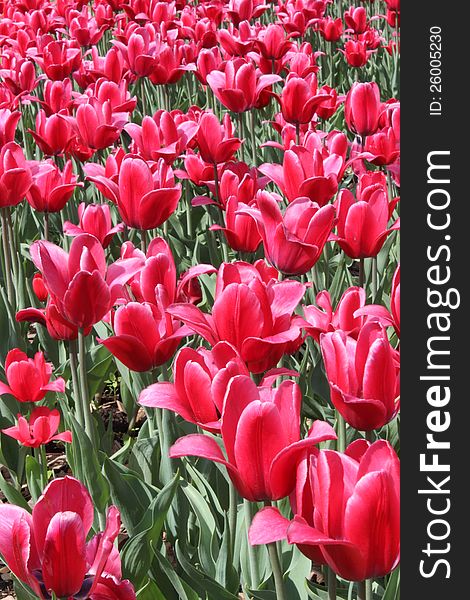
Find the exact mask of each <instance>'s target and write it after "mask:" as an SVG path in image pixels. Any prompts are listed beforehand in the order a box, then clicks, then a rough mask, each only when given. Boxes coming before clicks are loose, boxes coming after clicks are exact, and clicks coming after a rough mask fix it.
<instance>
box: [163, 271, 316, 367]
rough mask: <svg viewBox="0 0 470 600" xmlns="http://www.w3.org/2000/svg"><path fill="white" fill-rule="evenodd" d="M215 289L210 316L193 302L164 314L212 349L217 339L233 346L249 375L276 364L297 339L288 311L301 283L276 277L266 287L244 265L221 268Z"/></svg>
mask: <svg viewBox="0 0 470 600" xmlns="http://www.w3.org/2000/svg"><path fill="white" fill-rule="evenodd" d="M271 277H272V276H271ZM216 285H217V287H216V299H215V302H214V306H213V308H212V315H206V314H204V313H203V312H202V311H201V310H199V309H198V308H197V307H195V306H193V305H191V304H173V305H172V306H171V307H169V308H168V312H169V313H170V314H171V315H173V316H175V317H176V318H177V319H180V320H181V321H183V322H184V323H185V324H186V325H187V326H188V327H190V328H191V329H192V330H193V331H194V332H196V333H198V334H199V335H201V336H202V337H203V338H204V339H206V340H207V341H208V342H209V343H210V344H211V345H215V344H216V343H217V342H219V341H227V342H229V343H230V344H232V345H233V346H234V347H235V348H236V349H237V350H238V352H239V354H240V356H241V358H242V360H243V361H245V363H246V364H247V366H248V369H249V370H250V371H251V372H252V373H261V372H263V371H266V370H267V369H270V368H271V367H273V366H274V365H276V364H277V363H278V361H279V359H280V358H281V356H283V354H284V353H285V352H289V346H288V345H289V344H290V343H292V342H295V341H296V340H298V338H299V336H300V329H299V327H298V325H297V323H296V320H295V318H293V317H292V313H293V311H294V309H295V308H296V306H297V305H298V303H299V301H300V300H301V298H302V296H303V294H304V291H305V287H304V285H303V284H301V283H299V282H297V281H283V282H277V281H275V280H274V279H270V280H269V281H268V283H265V282H264V281H263V280H262V277H261V274H260V272H259V271H258V270H257V269H256V268H255V267H254V266H252V265H248V264H246V263H238V264H236V265H225V266H224V265H223V266H222V267H221V268H220V269H219V274H218V277H217V284H216ZM234 306H236V307H237V310H236V311H234V310H233V307H234Z"/></svg>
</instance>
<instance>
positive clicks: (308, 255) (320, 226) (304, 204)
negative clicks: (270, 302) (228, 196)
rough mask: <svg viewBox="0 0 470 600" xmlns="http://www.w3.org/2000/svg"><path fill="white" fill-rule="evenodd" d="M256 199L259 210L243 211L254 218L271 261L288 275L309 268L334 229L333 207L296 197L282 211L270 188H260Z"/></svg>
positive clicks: (299, 273) (300, 272) (305, 270)
mask: <svg viewBox="0 0 470 600" xmlns="http://www.w3.org/2000/svg"><path fill="white" fill-rule="evenodd" d="M256 203H257V205H258V210H256V209H244V210H243V212H245V213H246V214H249V215H251V216H252V217H253V218H254V219H255V221H256V223H257V225H258V230H259V233H260V235H261V237H262V238H263V244H264V250H265V253H266V257H267V259H268V261H269V262H270V263H271V264H272V265H273V266H275V267H276V268H277V269H278V270H279V271H281V273H285V274H288V275H303V274H305V273H307V272H308V271H310V269H311V268H312V267H313V265H314V264H315V263H316V262H317V260H318V259H319V257H320V255H321V253H322V250H323V246H324V245H325V243H326V241H327V240H328V237H329V235H330V233H331V229H332V227H333V224H334V220H335V209H334V207H333V206H332V205H331V204H329V205H327V206H323V207H322V208H320V207H319V206H318V204H316V203H315V202H312V201H311V200H309V199H308V198H297V200H294V202H291V203H290V204H289V205H288V207H287V209H286V211H285V214H284V215H282V213H281V209H280V208H279V204H278V202H277V200H276V198H275V197H274V196H273V194H269V193H268V192H259V193H258V194H257V197H256Z"/></svg>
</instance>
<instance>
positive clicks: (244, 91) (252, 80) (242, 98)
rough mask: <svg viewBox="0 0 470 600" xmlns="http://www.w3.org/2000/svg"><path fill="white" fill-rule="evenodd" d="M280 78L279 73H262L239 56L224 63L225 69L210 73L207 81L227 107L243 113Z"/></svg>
mask: <svg viewBox="0 0 470 600" xmlns="http://www.w3.org/2000/svg"><path fill="white" fill-rule="evenodd" d="M280 79H281V78H280V77H278V76H277V75H261V74H260V72H259V71H257V70H256V69H255V66H254V64H253V63H252V62H246V61H245V60H243V59H240V58H237V59H233V60H229V61H227V62H226V63H224V65H223V70H222V69H220V70H217V71H212V73H209V75H208V76H207V83H208V84H209V86H210V88H211V89H212V91H213V92H214V95H215V96H216V97H217V98H218V100H220V102H221V103H222V104H223V105H224V106H225V107H226V108H228V109H229V110H231V111H232V112H235V113H242V112H245V111H246V110H251V109H252V108H253V107H254V106H255V104H256V103H257V101H258V99H259V96H260V94H261V92H262V91H263V90H264V89H265V88H267V87H269V86H270V85H272V84H273V83H276V82H277V81H280Z"/></svg>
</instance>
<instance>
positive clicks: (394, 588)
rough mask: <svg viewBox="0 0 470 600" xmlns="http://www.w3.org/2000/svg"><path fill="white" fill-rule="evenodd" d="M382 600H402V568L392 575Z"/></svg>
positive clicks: (398, 568)
mask: <svg viewBox="0 0 470 600" xmlns="http://www.w3.org/2000/svg"><path fill="white" fill-rule="evenodd" d="M382 600H400V567H399V566H398V567H397V568H396V569H395V570H394V571H393V573H392V574H391V575H390V579H389V580H388V584H387V587H386V589H385V594H384V595H383V598H382Z"/></svg>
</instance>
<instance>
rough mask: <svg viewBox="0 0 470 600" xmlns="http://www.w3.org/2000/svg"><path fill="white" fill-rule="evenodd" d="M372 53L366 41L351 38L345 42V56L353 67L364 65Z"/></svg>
mask: <svg viewBox="0 0 470 600" xmlns="http://www.w3.org/2000/svg"><path fill="white" fill-rule="evenodd" d="M372 53H373V52H372V50H368V49H367V46H366V44H365V42H361V41H354V40H349V41H347V42H346V43H345V44H344V56H345V57H346V60H347V62H348V65H350V66H351V67H356V68H359V67H363V66H364V65H365V64H367V61H368V60H369V57H370V55H371V54H372Z"/></svg>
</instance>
